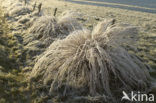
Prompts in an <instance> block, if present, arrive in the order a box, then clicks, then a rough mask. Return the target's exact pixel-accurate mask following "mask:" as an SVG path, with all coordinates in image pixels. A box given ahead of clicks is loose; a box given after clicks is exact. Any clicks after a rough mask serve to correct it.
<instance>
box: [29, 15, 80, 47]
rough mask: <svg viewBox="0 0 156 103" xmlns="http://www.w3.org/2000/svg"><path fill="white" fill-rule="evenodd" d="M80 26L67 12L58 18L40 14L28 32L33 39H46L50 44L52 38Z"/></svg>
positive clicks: (64, 34)
mask: <svg viewBox="0 0 156 103" xmlns="http://www.w3.org/2000/svg"><path fill="white" fill-rule="evenodd" d="M81 28H82V26H81V25H80V24H79V23H78V22H77V21H76V19H74V18H72V15H71V14H69V13H68V14H67V15H63V16H61V17H60V18H56V17H53V16H42V17H40V18H39V19H37V20H36V21H35V22H34V23H33V25H32V27H31V28H30V34H32V36H31V37H33V39H35V40H42V41H46V42H47V43H48V44H50V43H51V42H52V41H53V40H54V39H56V38H60V37H64V36H66V35H68V34H69V33H70V32H72V31H74V30H77V29H81ZM49 42H50V43H49Z"/></svg>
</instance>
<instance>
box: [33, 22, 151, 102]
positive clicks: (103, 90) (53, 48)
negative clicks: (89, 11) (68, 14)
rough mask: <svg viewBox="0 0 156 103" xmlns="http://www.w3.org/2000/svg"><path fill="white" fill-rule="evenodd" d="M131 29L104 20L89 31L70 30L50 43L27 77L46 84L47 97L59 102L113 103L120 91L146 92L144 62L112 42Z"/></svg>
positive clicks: (148, 77) (118, 97) (147, 83)
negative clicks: (89, 102)
mask: <svg viewBox="0 0 156 103" xmlns="http://www.w3.org/2000/svg"><path fill="white" fill-rule="evenodd" d="M131 29H132V28H130V27H127V28H125V27H123V28H121V27H119V26H117V25H116V24H114V20H106V21H103V22H101V23H99V24H98V25H97V26H96V27H95V28H94V29H93V31H90V30H86V29H83V30H77V31H74V32H73V33H71V34H70V35H68V36H67V37H66V38H65V39H63V40H58V41H56V42H54V43H52V44H51V45H50V47H49V48H48V49H47V51H46V52H44V53H43V54H42V55H41V56H40V58H39V59H38V61H37V63H36V64H35V66H34V68H33V70H32V72H31V74H30V78H31V80H35V81H37V82H39V83H41V84H43V85H45V86H47V87H48V92H49V94H50V95H51V96H53V97H57V96H59V100H61V98H62V99H63V101H66V100H69V101H70V100H71V101H72V102H73V100H77V99H78V100H84V99H85V100H87V101H92V102H93V101H94V102H95V101H96V102H108V101H109V102H115V103H116V102H118V99H120V96H121V95H122V94H121V93H122V91H123V90H125V91H127V92H130V91H132V90H133V91H135V90H136V91H143V92H148V89H149V86H150V75H149V73H148V71H147V67H146V65H144V64H143V63H142V62H141V61H140V60H139V59H138V58H137V57H136V56H134V55H131V54H129V53H128V52H127V51H126V50H125V49H124V48H122V47H120V45H118V46H116V45H114V43H112V42H115V41H113V40H115V38H116V37H118V36H122V35H123V34H124V33H125V32H128V30H131ZM117 31H118V32H117ZM117 39H119V38H117ZM120 39H121V38H120ZM68 97H69V98H68ZM119 101H120V100H119Z"/></svg>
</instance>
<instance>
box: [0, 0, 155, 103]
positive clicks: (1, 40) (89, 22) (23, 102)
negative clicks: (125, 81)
mask: <svg viewBox="0 0 156 103" xmlns="http://www.w3.org/2000/svg"><path fill="white" fill-rule="evenodd" d="M40 2H42V4H43V6H42V10H43V12H44V14H45V15H54V9H55V8H57V12H56V16H59V14H61V13H62V12H63V11H65V10H72V11H76V12H77V13H78V14H79V15H80V16H79V18H78V19H79V21H80V22H81V23H82V24H83V25H84V27H85V28H87V29H89V30H91V29H92V28H93V26H95V25H96V24H97V23H98V22H99V21H102V20H104V19H110V18H113V19H115V20H116V22H117V23H126V24H131V25H134V26H137V27H138V28H139V30H140V31H139V34H138V37H139V38H138V39H137V44H135V43H131V45H132V46H133V45H135V46H136V49H137V52H136V51H135V50H133V49H131V48H130V49H129V51H130V52H133V53H135V54H137V55H138V56H140V57H141V58H142V59H143V61H144V63H147V64H149V65H150V66H151V67H152V68H153V69H154V70H156V14H151V13H144V12H137V11H130V10H124V9H117V8H110V7H98V6H91V5H81V4H74V3H70V2H65V1H61V0H39V1H37V3H40ZM34 3H35V2H33V3H32V4H34ZM3 6H4V5H3ZM12 25H13V24H12ZM13 26H14V25H13ZM19 36H21V35H16V36H15V35H13V34H12V33H11V30H10V24H9V23H8V22H7V21H6V19H5V18H4V14H3V11H2V9H1V10H0V86H1V88H0V103H43V102H44V100H47V99H49V97H43V98H40V94H39V91H44V88H41V87H40V85H38V86H37V87H34V86H36V85H33V84H31V86H30V83H29V82H28V81H26V79H27V77H26V75H25V73H24V72H23V71H22V69H23V68H24V65H25V64H24V63H23V62H24V61H28V59H27V58H26V55H25V54H24V49H23V48H24V45H23V44H22V43H20V41H19V40H18V38H16V37H19ZM28 56H29V57H30V58H31V56H30V55H28ZM29 69H30V70H31V69H32V68H29ZM151 74H152V75H153V77H156V72H153V71H152V72H151ZM17 94H18V95H17ZM56 103H59V102H56Z"/></svg>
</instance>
